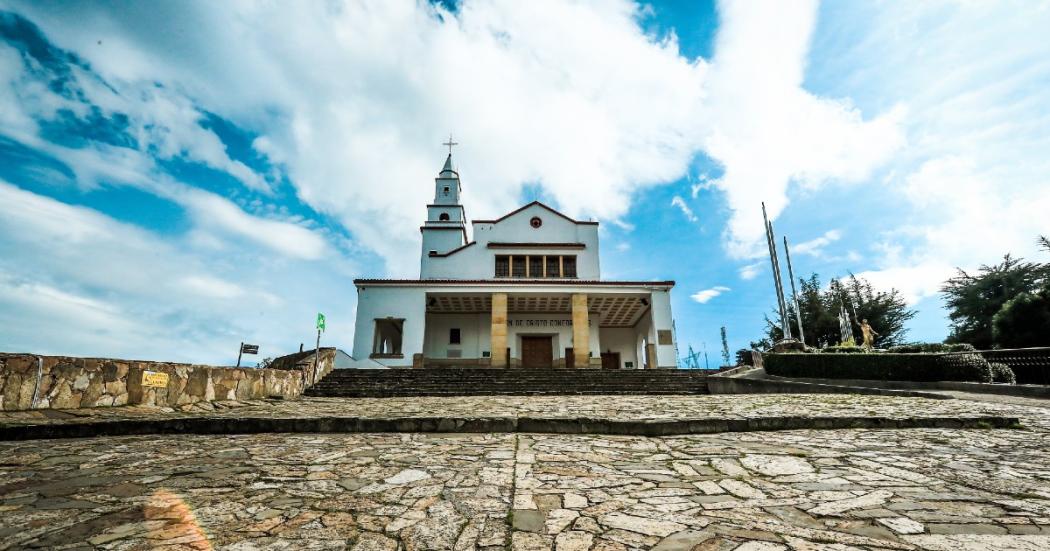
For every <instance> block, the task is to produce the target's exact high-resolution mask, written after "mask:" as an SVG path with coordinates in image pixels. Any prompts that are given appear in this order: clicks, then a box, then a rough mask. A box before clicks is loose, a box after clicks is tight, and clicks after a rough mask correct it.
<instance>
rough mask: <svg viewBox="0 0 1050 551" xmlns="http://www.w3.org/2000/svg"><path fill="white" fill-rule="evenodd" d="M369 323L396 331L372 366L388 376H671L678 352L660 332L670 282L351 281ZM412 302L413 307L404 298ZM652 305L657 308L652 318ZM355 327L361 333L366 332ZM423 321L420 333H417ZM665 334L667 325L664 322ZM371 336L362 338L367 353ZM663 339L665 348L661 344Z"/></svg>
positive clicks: (359, 345) (377, 352)
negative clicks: (591, 371) (398, 372)
mask: <svg viewBox="0 0 1050 551" xmlns="http://www.w3.org/2000/svg"><path fill="white" fill-rule="evenodd" d="M355 283H356V284H357V285H358V288H359V297H360V298H361V301H360V302H361V305H362V306H359V309H361V308H369V307H370V306H371V305H373V304H382V305H383V308H384V309H385V310H384V311H383V312H385V313H387V314H388V315H386V316H377V317H373V319H372V320H371V321H372V322H373V323H374V324H375V326H376V327H377V328H379V330H380V331H381V330H382V328H384V327H388V326H389V325H390V324H391V320H393V321H394V322H395V323H398V324H399V325H398V327H399V331H398V332H397V333H396V334H395V335H394V338H392V339H390V340H389V341H387V342H390V343H396V344H397V345H399V346H400V350H396V351H394V350H391V349H390V348H383V347H382V346H380V347H378V348H377V347H376V341H375V339H372V348H373V352H374V353H373V354H372V358H373V359H374V360H376V361H379V362H380V363H383V364H385V365H389V366H391V367H412V366H414V367H442V366H477V367H510V368H515V367H528V368H537V367H567V368H605V369H643V368H650V369H651V368H656V367H661V366H663V367H673V365H674V358H675V356H674V345H673V340H672V335H669V334H667V333H669V332H668V331H665V333H664V334H661V333H660V331H659V329H658V327H659V326H660V323H659V321H660V320H659V313H660V311H661V307H663V306H667V307H669V299H670V297H669V291H670V288H671V285H673V283H672V282H629V281H616V282H602V281H593V282H576V283H574V284H572V285H564V284H552V282H546V281H521V282H514V284H511V285H508V282H505V281H498V280H491V281H455V280H442V281H433V280H364V279H361V280H356V281H355ZM409 297H411V298H409ZM654 305H655V306H656V308H655V309H654ZM368 321H369V320H368V319H367V318H366V319H361V316H359V323H368ZM420 321H421V323H420ZM667 324H668V325H669V319H668V320H667ZM366 333H367V332H365V331H361V328H359V329H358V334H359V338H361V339H362V342H355V350H358V349H363V347H366V346H367V344H368V343H367V342H365V341H364V339H365V335H366ZM661 337H662V338H663V343H662V344H661Z"/></svg>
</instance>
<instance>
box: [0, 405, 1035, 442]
mask: <svg viewBox="0 0 1050 551" xmlns="http://www.w3.org/2000/svg"><path fill="white" fill-rule="evenodd" d="M207 407H209V408H210V409H206V410H205V409H203V408H204V406H199V405H198V406H194V407H192V408H189V409H188V410H186V411H180V410H174V409H171V408H147V407H126V408H122V407H116V408H93V409H80V410H61V411H56V410H37V411H26V412H8V413H5V414H2V415H0V439H5V440H17V439H28V438H63V437H87V436H96V435H129V434H171V433H196V434H222V433H260V432H553V433H580V434H582V433H600V434H634V435H648V436H656V435H672V434H703V433H714V432H727V431H729V432H736V431H754V430H787V429H805V428H814V429H838V428H938V427H940V428H953V427H954V428H979V427H984V428H1003V427H1008V426H1011V425H1015V424H1016V423H1017V422H1019V421H1020V422H1021V423H1023V424H1033V423H1034V424H1037V425H1039V424H1042V425H1043V426H1046V424H1047V420H1046V419H1047V416H1046V415H1045V413H1046V411H1047V410H1043V409H1040V408H1036V407H1030V406H1023V405H1017V404H1004V403H984V402H973V401H958V400H930V399H924V398H904V397H887V396H857V395H814V394H802V395H784V394H778V395H746V396H721V395H719V396H545V397H524V396H498V397H497V396H488V397H486V396H481V397H473V396H464V397H449V398H354V399H346V398H311V399H303V400H296V401H280V400H277V401H252V402H222V403H217V404H214V405H211V406H207Z"/></svg>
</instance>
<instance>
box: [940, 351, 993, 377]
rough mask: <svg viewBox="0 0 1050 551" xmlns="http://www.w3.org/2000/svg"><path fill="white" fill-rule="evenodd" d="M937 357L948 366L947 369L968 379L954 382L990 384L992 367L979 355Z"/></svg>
mask: <svg viewBox="0 0 1050 551" xmlns="http://www.w3.org/2000/svg"><path fill="white" fill-rule="evenodd" d="M939 357H940V358H942V361H943V362H944V363H945V365H946V366H948V367H947V369H949V370H951V371H954V372H958V373H965V374H966V375H967V376H968V377H970V378H968V379H956V380H960V381H976V382H978V383H990V382H992V366H991V364H989V363H988V360H986V359H984V357H982V356H981V355H980V354H945V355H944V356H939Z"/></svg>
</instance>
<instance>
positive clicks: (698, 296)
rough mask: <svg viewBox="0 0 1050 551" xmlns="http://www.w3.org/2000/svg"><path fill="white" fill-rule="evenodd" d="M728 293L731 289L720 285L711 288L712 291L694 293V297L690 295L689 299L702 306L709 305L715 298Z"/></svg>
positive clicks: (705, 290)
mask: <svg viewBox="0 0 1050 551" xmlns="http://www.w3.org/2000/svg"><path fill="white" fill-rule="evenodd" d="M727 291H729V287H723V286H721V285H718V286H715V287H711V288H710V289H704V290H702V291H697V292H695V293H693V294H692V295H689V298H691V299H693V300H695V301H697V302H699V303H700V304H707V302H708V301H710V300H711V299H713V298H715V297H717V296H719V295H721V294H722V293H725V292H727Z"/></svg>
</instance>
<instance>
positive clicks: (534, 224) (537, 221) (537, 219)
mask: <svg viewBox="0 0 1050 551" xmlns="http://www.w3.org/2000/svg"><path fill="white" fill-rule="evenodd" d="M529 225H530V226H532V227H534V228H538V227H540V226H542V225H543V220H541V219H540V217H539V216H533V217H532V220H529Z"/></svg>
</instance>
